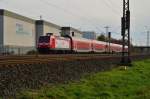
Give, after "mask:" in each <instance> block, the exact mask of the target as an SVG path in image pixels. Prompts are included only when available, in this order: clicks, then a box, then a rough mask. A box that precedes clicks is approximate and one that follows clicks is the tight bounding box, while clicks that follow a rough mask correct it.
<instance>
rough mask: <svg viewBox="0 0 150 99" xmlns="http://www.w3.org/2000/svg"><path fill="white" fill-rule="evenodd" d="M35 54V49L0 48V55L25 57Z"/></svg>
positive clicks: (21, 47) (19, 47)
mask: <svg viewBox="0 0 150 99" xmlns="http://www.w3.org/2000/svg"><path fill="white" fill-rule="evenodd" d="M36 52H37V50H36V47H23V46H0V55H25V54H32V53H33V54H34V53H36Z"/></svg>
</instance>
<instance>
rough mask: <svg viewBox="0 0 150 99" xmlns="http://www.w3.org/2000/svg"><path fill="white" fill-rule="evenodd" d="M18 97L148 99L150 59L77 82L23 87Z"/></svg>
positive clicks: (30, 98) (46, 98)
mask: <svg viewBox="0 0 150 99" xmlns="http://www.w3.org/2000/svg"><path fill="white" fill-rule="evenodd" d="M19 99H150V60H145V61H139V62H134V63H133V67H130V68H127V70H123V69H121V68H117V69H114V70H112V71H108V72H101V73H97V74H93V75H90V76H85V77H83V79H81V81H80V82H76V83H70V84H67V85H54V86H49V87H44V88H42V89H40V90H38V91H35V90H34V91H31V90H30V91H26V92H23V93H22V94H21V96H20V97H19Z"/></svg>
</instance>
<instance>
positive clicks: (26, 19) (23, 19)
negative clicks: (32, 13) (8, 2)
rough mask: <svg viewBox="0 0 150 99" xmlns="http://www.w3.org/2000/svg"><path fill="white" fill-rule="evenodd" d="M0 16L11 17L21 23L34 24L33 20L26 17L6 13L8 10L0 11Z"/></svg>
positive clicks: (9, 12)
mask: <svg viewBox="0 0 150 99" xmlns="http://www.w3.org/2000/svg"><path fill="white" fill-rule="evenodd" d="M0 15H2V16H8V17H13V18H16V19H19V20H22V21H26V22H29V23H35V20H34V19H31V18H28V17H26V16H23V15H19V14H16V13H14V12H11V11H8V10H5V9H0Z"/></svg>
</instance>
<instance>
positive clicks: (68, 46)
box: [38, 35, 128, 53]
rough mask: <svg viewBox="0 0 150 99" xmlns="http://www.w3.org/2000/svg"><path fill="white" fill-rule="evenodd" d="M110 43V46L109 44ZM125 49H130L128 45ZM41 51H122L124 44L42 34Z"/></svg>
mask: <svg viewBox="0 0 150 99" xmlns="http://www.w3.org/2000/svg"><path fill="white" fill-rule="evenodd" d="M109 45H110V46H109ZM125 50H128V48H127V47H126V48H125ZM38 51H39V53H107V52H111V53H115V52H117V53H120V52H122V45H119V44H114V43H110V44H108V42H103V41H97V40H89V39H85V38H76V37H70V36H65V37H60V36H54V35H46V36H40V37H39V40H38Z"/></svg>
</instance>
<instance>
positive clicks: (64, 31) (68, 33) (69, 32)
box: [62, 27, 83, 38]
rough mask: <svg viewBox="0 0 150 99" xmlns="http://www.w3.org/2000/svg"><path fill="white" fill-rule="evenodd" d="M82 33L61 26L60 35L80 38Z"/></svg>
mask: <svg viewBox="0 0 150 99" xmlns="http://www.w3.org/2000/svg"><path fill="white" fill-rule="evenodd" d="M72 34H74V35H72ZM82 34H83V33H82V32H81V31H79V30H77V29H74V28H71V27H62V36H65V35H69V36H71V37H77V38H82Z"/></svg>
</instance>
